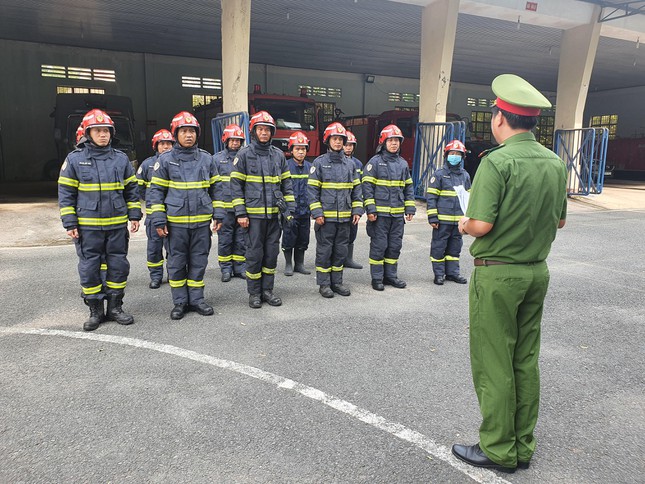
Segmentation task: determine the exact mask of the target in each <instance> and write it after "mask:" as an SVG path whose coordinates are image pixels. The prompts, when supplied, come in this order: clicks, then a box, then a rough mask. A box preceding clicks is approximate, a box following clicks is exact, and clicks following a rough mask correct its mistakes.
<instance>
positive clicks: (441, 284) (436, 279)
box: [434, 276, 446, 286]
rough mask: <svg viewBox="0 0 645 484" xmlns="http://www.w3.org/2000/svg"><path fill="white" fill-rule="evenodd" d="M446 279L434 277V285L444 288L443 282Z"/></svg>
mask: <svg viewBox="0 0 645 484" xmlns="http://www.w3.org/2000/svg"><path fill="white" fill-rule="evenodd" d="M445 280H446V278H445V277H444V276H434V283H435V284H436V285H437V286H443V281H445Z"/></svg>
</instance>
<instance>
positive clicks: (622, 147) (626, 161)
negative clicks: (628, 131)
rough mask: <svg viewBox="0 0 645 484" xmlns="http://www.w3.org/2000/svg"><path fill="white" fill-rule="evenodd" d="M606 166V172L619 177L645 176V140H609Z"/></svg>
mask: <svg viewBox="0 0 645 484" xmlns="http://www.w3.org/2000/svg"><path fill="white" fill-rule="evenodd" d="M606 166H607V169H606V171H609V172H611V173H612V174H613V175H615V176H618V177H620V176H628V177H631V176H639V177H641V176H643V175H645V138H620V139H612V140H609V141H608V142H607V163H606Z"/></svg>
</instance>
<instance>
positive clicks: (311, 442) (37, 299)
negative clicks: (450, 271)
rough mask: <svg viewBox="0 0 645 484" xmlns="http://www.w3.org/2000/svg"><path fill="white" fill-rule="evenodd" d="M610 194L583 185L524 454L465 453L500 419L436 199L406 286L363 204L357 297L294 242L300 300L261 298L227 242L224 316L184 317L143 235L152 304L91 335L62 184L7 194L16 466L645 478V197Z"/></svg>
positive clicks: (0, 246)
mask: <svg viewBox="0 0 645 484" xmlns="http://www.w3.org/2000/svg"><path fill="white" fill-rule="evenodd" d="M599 198H601V197H599ZM628 198H629V199H632V200H633V197H632V196H631V195H629V196H628ZM602 203H605V204H606V203H608V202H602ZM602 203H600V202H599V199H598V200H592V199H585V200H584V201H573V202H572V203H571V205H570V207H571V209H570V213H569V217H568V222H567V225H566V226H565V228H564V229H562V230H560V231H559V233H558V238H557V239H556V241H555V243H554V245H553V250H552V252H551V255H550V257H549V267H550V271H551V285H550V290H549V294H548V297H547V300H546V308H545V313H544V318H543V333H542V353H541V373H542V398H541V409H540V418H539V421H538V426H537V429H536V437H537V439H538V446H537V452H536V454H535V456H534V459H533V461H532V462H531V467H530V469H528V470H521V471H520V470H518V471H517V472H516V473H515V474H499V473H495V472H489V471H480V470H475V469H473V468H470V467H469V466H467V465H465V464H462V463H460V462H459V461H457V460H455V459H454V458H452V456H450V453H449V449H450V446H451V445H452V444H453V443H455V442H458V443H468V444H470V443H475V442H477V431H478V426H479V423H480V418H479V410H478V406H477V399H476V396H475V393H474V390H473V386H472V381H471V377H470V362H469V356H468V355H469V352H468V314H467V300H468V290H467V286H461V285H458V284H454V283H446V285H445V286H443V287H438V286H435V285H433V284H432V272H431V267H430V262H429V245H430V234H431V230H430V228H429V226H428V224H427V221H426V217H425V215H424V214H423V210H422V207H421V206H420V207H419V208H420V209H421V210H420V213H419V215H418V216H417V217H416V219H415V220H414V221H413V222H412V223H410V224H408V225H407V226H406V235H405V239H404V246H403V253H402V255H401V259H400V269H399V274H400V277H401V278H403V279H405V280H406V281H407V282H408V287H407V288H406V289H403V290H398V289H394V288H392V287H386V290H385V292H383V293H379V292H376V291H373V290H372V289H371V287H370V285H369V282H370V277H369V269H368V267H367V252H368V238H367V236H366V234H365V227H364V220H363V222H362V224H361V229H360V232H359V238H358V241H357V248H356V254H357V259H358V260H359V261H360V262H362V263H363V264H365V269H363V270H346V271H345V278H346V282H347V283H348V285H349V286H350V287H351V289H352V295H351V296H350V297H347V298H343V297H340V296H336V297H335V298H334V299H331V300H325V299H323V298H321V297H320V296H319V294H318V292H317V286H316V285H315V277H314V275H313V274H312V275H311V276H304V275H300V274H296V275H294V276H293V277H285V276H284V275H283V274H282V272H281V270H282V269H283V267H284V265H283V261H282V260H280V262H279V265H278V269H279V274H278V276H277V278H276V293H278V294H279V295H280V296H281V297H282V298H283V300H284V304H283V306H282V307H279V308H273V307H268V306H265V307H263V308H262V309H261V310H252V309H250V308H249V307H248V305H247V293H246V287H245V283H244V281H241V280H239V279H234V280H233V281H231V282H229V283H226V284H224V283H221V282H220V281H219V270H218V269H217V268H216V262H215V261H216V257H215V252H213V255H212V256H211V261H212V265H211V267H210V268H209V269H208V271H207V275H206V283H207V285H206V299H207V301H208V302H210V303H211V304H213V305H214V307H215V310H216V314H215V315H214V316H212V317H202V316H199V315H197V314H195V313H190V314H188V315H187V316H186V318H184V319H183V320H181V321H171V320H170V318H169V313H170V309H171V308H172V304H171V299H170V290H169V287H168V285H167V284H164V285H163V286H162V287H161V289H158V290H151V289H148V287H147V283H148V275H147V269H146V265H145V236H144V235H143V234H136V235H135V236H134V237H133V238H132V242H131V247H130V257H129V258H130V262H131V266H132V269H131V276H130V278H129V280H128V287H127V289H126V297H125V309H126V310H128V311H129V312H131V313H132V314H133V315H134V317H135V320H136V322H135V324H134V325H132V326H119V325H118V324H116V323H106V324H103V325H101V327H100V328H99V329H98V330H97V331H94V332H92V333H84V332H83V331H82V323H83V321H84V320H85V319H86V317H87V314H88V311H87V309H86V307H85V306H84V305H83V304H82V301H81V298H80V294H79V285H78V275H77V272H76V264H77V258H76V254H75V252H74V248H73V246H72V245H70V244H69V243H68V241H66V240H65V235H64V232H63V231H62V228H61V227H60V224H59V221H58V219H57V214H56V208H55V204H53V202H51V201H47V200H44V201H40V202H39V203H36V204H13V205H0V223H1V225H2V231H0V232H1V233H0V389H1V391H0V482H12V483H13V482H164V483H165V482H191V483H193V482H243V483H255V482H257V483H268V482H271V483H273V482H288V483H291V482H294V483H295V482H298V483H301V482H316V483H317V482H325V483H327V482H348V483H354V482H357V483H380V482H383V483H385V482H387V483H390V482H396V483H399V482H414V483H417V482H436V483H462V482H464V483H465V482H473V481H474V482H514V483H538V482H539V483H543V482H558V483H561V482H564V483H606V482H612V483H632V482H643V480H644V477H643V474H644V473H645V459H644V457H643V456H644V455H645V377H644V376H643V375H645V347H644V341H645V337H644V336H645V329H644V324H643V323H644V322H645V304H644V301H645V254H644V252H645V250H644V245H643V240H645V216H644V215H645V205H639V204H638V203H633V202H632V203H631V206H630V207H628V208H626V209H620V210H614V209H608V208H607V207H606V206H602ZM628 205H629V204H628ZM214 240H215V239H214ZM311 240H312V245H311V247H310V250H309V251H308V252H307V257H306V265H307V266H308V267H309V268H310V269H313V254H314V245H315V243H314V238H313V236H312V238H311ZM465 242H466V244H465V247H464V250H463V252H462V273H463V274H464V275H466V276H469V275H470V272H471V268H472V257H471V256H470V254H469V253H468V250H467V249H468V246H469V244H470V242H471V239H470V238H469V237H466V238H465Z"/></svg>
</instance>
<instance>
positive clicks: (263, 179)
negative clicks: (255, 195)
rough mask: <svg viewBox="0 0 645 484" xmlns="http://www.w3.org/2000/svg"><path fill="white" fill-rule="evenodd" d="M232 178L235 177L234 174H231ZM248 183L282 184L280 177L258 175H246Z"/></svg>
mask: <svg viewBox="0 0 645 484" xmlns="http://www.w3.org/2000/svg"><path fill="white" fill-rule="evenodd" d="M231 176H233V173H231ZM236 178H237V177H236ZM246 182H247V183H280V177H279V176H265V177H261V176H258V175H246Z"/></svg>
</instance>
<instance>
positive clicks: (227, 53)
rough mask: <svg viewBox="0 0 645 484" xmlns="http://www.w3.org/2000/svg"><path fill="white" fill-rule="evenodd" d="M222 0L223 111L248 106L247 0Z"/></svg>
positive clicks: (246, 109) (244, 108) (249, 34)
mask: <svg viewBox="0 0 645 484" xmlns="http://www.w3.org/2000/svg"><path fill="white" fill-rule="evenodd" d="M221 2H222V97H223V98H224V99H223V101H224V102H223V109H224V112H225V113H234V112H238V111H248V109H249V46H250V43H251V0H221Z"/></svg>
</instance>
